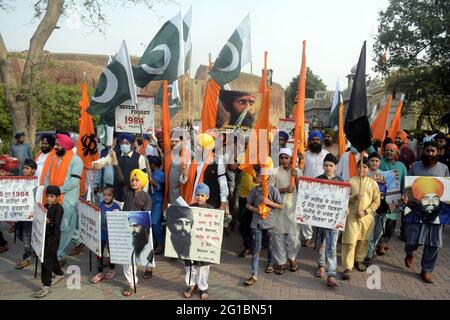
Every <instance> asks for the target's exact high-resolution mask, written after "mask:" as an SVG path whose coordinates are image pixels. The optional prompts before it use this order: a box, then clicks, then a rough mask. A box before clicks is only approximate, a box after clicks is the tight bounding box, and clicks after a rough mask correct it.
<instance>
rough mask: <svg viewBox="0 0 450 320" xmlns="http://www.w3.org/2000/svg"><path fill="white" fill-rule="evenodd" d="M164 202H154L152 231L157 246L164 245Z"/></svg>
mask: <svg viewBox="0 0 450 320" xmlns="http://www.w3.org/2000/svg"><path fill="white" fill-rule="evenodd" d="M162 205H163V204H162V202H153V205H152V231H153V235H154V239H155V244H156V246H161V245H163V244H164V237H163V228H162V224H161V222H162V221H161V219H162Z"/></svg>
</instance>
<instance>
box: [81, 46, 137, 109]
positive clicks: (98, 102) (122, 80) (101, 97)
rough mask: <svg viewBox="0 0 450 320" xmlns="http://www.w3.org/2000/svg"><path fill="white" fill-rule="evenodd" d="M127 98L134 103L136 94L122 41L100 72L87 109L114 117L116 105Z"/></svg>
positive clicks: (127, 56) (128, 60) (128, 58)
mask: <svg viewBox="0 0 450 320" xmlns="http://www.w3.org/2000/svg"><path fill="white" fill-rule="evenodd" d="M127 100H131V101H132V103H133V104H136V101H137V94H136V86H135V85H134V79H133V72H132V71H131V63H130V57H129V55H128V50H127V45H126V43H125V41H122V45H121V47H120V50H119V53H117V55H116V57H115V59H114V60H113V61H112V62H110V63H109V64H108V65H107V66H106V68H105V69H104V70H103V72H102V74H101V76H100V79H99V81H98V84H97V86H96V88H95V92H94V95H93V96H92V98H91V102H90V104H89V108H88V109H87V111H88V112H89V113H90V114H92V115H95V114H100V115H101V116H105V117H106V118H114V110H115V109H116V107H117V106H119V105H120V104H121V103H123V102H125V101H127ZM109 115H112V117H109Z"/></svg>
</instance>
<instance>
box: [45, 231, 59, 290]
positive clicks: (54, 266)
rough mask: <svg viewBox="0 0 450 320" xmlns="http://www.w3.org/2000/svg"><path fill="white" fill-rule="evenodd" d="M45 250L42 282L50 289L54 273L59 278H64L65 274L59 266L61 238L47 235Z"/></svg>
mask: <svg viewBox="0 0 450 320" xmlns="http://www.w3.org/2000/svg"><path fill="white" fill-rule="evenodd" d="M45 236H46V237H47V239H45V249H44V262H42V268H41V281H42V284H43V285H44V286H46V287H50V286H51V284H52V272H53V273H54V274H56V275H58V276H62V275H63V274H64V273H63V272H62V270H61V267H60V265H59V261H58V258H57V256H56V253H57V251H58V247H59V237H57V236H53V235H47V234H46V235H45Z"/></svg>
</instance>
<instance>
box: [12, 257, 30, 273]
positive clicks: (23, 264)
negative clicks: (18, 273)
mask: <svg viewBox="0 0 450 320" xmlns="http://www.w3.org/2000/svg"><path fill="white" fill-rule="evenodd" d="M29 265H31V259H25V260H22V261H19V262H17V264H16V267H15V268H16V269H17V270H20V269H24V268H26V267H28V266H29Z"/></svg>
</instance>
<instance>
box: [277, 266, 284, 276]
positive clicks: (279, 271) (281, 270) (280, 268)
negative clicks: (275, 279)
mask: <svg viewBox="0 0 450 320" xmlns="http://www.w3.org/2000/svg"><path fill="white" fill-rule="evenodd" d="M284 270H286V267H285V266H284V265H278V266H276V267H275V274H277V275H282V274H283V273H284Z"/></svg>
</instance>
